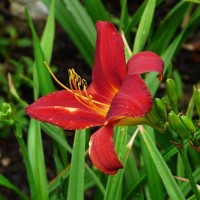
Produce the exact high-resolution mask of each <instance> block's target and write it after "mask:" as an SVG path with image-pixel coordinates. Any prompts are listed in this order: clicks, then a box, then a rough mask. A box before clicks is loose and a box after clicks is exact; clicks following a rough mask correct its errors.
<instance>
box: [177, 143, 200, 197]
mask: <svg viewBox="0 0 200 200" xmlns="http://www.w3.org/2000/svg"><path fill="white" fill-rule="evenodd" d="M177 149H178V151H179V153H180V156H181V159H182V161H183V165H184V167H185V172H186V175H187V177H188V179H189V181H190V185H191V187H192V190H193V191H194V195H195V197H196V199H197V200H200V193H199V191H198V188H197V185H196V183H195V180H194V177H193V175H192V169H191V167H190V163H189V161H188V157H187V153H186V150H185V147H184V145H183V147H182V148H177Z"/></svg>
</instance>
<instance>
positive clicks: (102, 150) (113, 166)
mask: <svg viewBox="0 0 200 200" xmlns="http://www.w3.org/2000/svg"><path fill="white" fill-rule="evenodd" d="M112 137H113V127H112V126H104V127H102V128H100V129H99V130H98V131H97V132H95V133H94V134H93V135H92V137H91V138H90V144H89V146H90V148H89V155H90V158H91V160H92V162H93V164H94V165H95V166H96V167H97V168H98V169H99V170H100V171H102V172H104V173H106V174H111V175H113V174H116V173H117V171H118V169H121V168H123V165H122V164H121V162H120V161H119V159H118V157H117V154H116V152H115V148H114V142H113V139H112Z"/></svg>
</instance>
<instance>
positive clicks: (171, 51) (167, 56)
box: [145, 6, 200, 96]
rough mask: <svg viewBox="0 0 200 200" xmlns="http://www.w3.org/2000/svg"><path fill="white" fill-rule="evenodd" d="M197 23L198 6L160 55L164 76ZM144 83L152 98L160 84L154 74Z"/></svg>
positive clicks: (199, 9) (199, 13) (199, 14)
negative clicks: (163, 66) (163, 65)
mask: <svg viewBox="0 0 200 200" xmlns="http://www.w3.org/2000/svg"><path fill="white" fill-rule="evenodd" d="M199 21H200V6H198V7H197V8H196V10H195V11H194V12H193V15H192V16H191V18H190V21H189V23H188V24H187V25H186V26H185V28H184V29H183V30H182V31H181V33H180V34H179V35H178V36H177V37H176V38H175V39H174V40H173V41H172V43H171V44H170V45H169V47H168V48H167V49H166V50H165V52H164V53H163V54H162V55H161V57H162V59H163V61H164V63H165V68H164V74H165V73H166V72H167V70H168V67H169V66H170V64H171V62H172V59H173V58H174V56H175V55H176V53H177V51H178V49H179V48H180V45H181V44H182V42H183V41H184V40H185V39H186V38H187V37H188V36H189V34H190V33H191V31H192V30H194V29H195V28H196V27H197V26H198V25H199ZM145 82H146V84H147V85H148V88H149V90H150V91H151V94H152V95H153V96H154V95H155V93H156V91H157V89H158V86H159V84H160V82H159V81H158V80H157V79H156V74H154V73H150V74H148V75H147V76H146V78H145Z"/></svg>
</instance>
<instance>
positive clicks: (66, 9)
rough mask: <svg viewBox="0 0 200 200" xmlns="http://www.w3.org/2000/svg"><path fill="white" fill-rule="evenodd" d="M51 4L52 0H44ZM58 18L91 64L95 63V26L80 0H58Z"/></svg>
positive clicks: (56, 3) (56, 9)
mask: <svg viewBox="0 0 200 200" xmlns="http://www.w3.org/2000/svg"><path fill="white" fill-rule="evenodd" d="M43 2H44V3H46V4H47V5H50V0H43ZM55 15H56V19H57V20H58V22H59V23H60V25H61V26H62V28H63V29H64V30H65V32H66V33H67V34H68V35H69V37H70V38H71V39H72V41H73V42H74V44H75V45H76V46H77V48H78V49H79V51H80V52H81V54H82V56H83V57H84V58H85V60H86V61H87V62H88V64H89V65H90V66H92V63H93V56H94V47H95V35H96V31H95V27H94V24H93V22H92V20H91V18H90V17H89V16H88V14H87V12H86V11H85V9H84V7H83V6H82V5H81V4H80V2H79V1H78V0H73V1H71V0H64V1H61V0H56V1H55Z"/></svg>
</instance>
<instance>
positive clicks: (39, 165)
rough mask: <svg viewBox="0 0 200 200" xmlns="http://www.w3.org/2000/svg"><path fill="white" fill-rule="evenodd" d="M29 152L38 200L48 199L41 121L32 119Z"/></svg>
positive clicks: (29, 133) (29, 131) (29, 132)
mask: <svg viewBox="0 0 200 200" xmlns="http://www.w3.org/2000/svg"><path fill="white" fill-rule="evenodd" d="M27 146H28V154H29V159H30V163H31V168H32V172H33V177H34V184H35V188H36V191H37V193H36V194H37V198H36V199H37V200H48V182H47V176H46V167H45V162H44V152H43V146H42V138H41V132H40V125H39V122H38V121H36V120H34V119H31V121H30V126H29V130H28V145H27Z"/></svg>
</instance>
